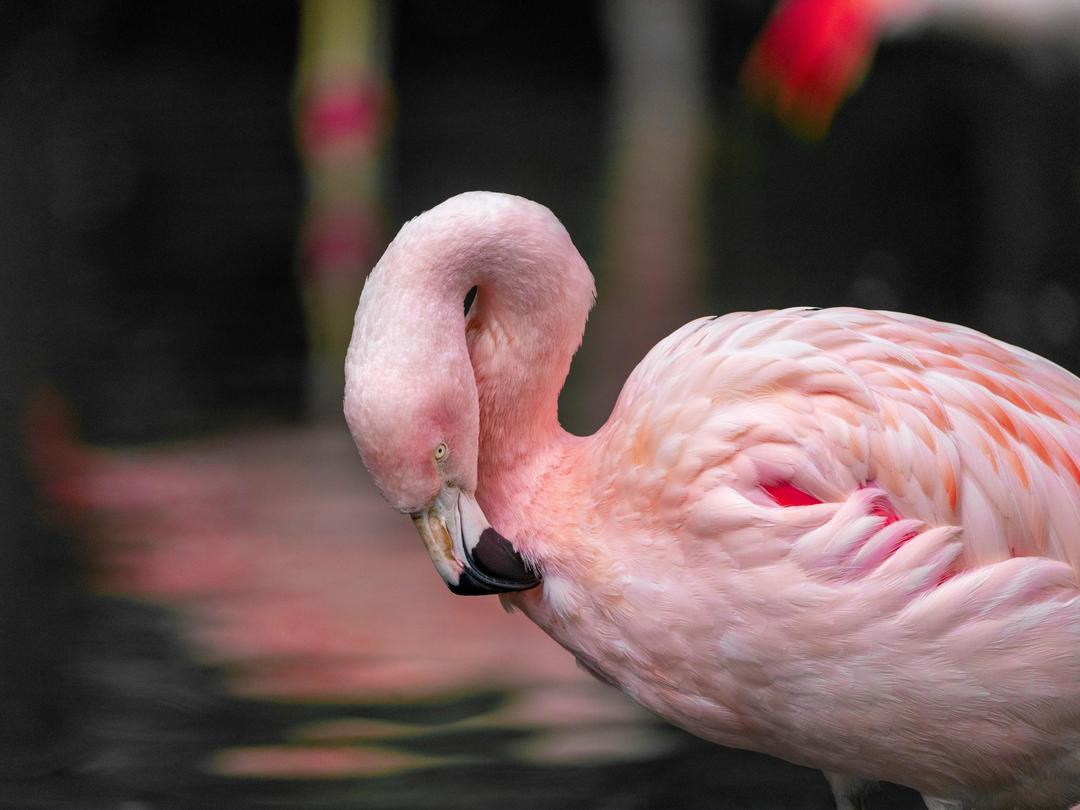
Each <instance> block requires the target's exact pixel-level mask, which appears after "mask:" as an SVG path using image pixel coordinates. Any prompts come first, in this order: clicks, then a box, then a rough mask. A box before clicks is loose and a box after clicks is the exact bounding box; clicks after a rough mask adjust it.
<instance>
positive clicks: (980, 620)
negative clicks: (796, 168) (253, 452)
mask: <svg viewBox="0 0 1080 810" xmlns="http://www.w3.org/2000/svg"><path fill="white" fill-rule="evenodd" d="M474 286H475V287H477V288H478V293H477V296H476V300H475V303H474V304H473V306H472V308H471V310H470V311H469V313H468V315H467V316H463V313H462V300H463V298H464V297H465V294H466V292H467V291H468V290H469V289H470V288H472V287H474ZM593 298H594V287H593V280H592V276H591V275H590V273H589V271H588V269H587V268H586V266H585V263H584V261H583V260H582V259H581V257H580V256H579V255H578V253H577V251H576V250H575V249H574V246H573V244H572V243H571V241H570V237H569V236H568V234H567V233H566V231H565V229H564V228H563V227H562V225H561V224H560V223H559V221H558V220H557V219H556V218H555V216H554V215H553V214H552V213H551V212H550V211H548V209H546V208H544V207H542V206H540V205H537V204H535V203H532V202H529V201H528V200H524V199H521V198H518V197H512V196H508V195H503V194H494V193H483V192H472V193H468V194H462V195H460V196H457V197H454V198H452V199H450V200H447V201H446V202H444V203H442V204H441V205H439V206H437V207H436V208H434V209H432V210H431V211H429V212H427V213H425V214H423V215H421V216H419V217H417V218H416V219H414V220H412V221H411V222H409V223H407V224H406V225H405V226H404V227H403V228H402V229H401V231H400V233H399V234H398V236H397V237H396V238H395V239H394V241H393V243H392V244H391V245H390V246H389V248H387V250H386V253H385V254H384V256H383V257H382V259H381V260H380V261H379V263H378V265H377V266H376V267H375V269H374V271H373V272H372V273H371V276H370V277H369V279H368V281H367V284H366V286H365V287H364V291H363V294H362V295H361V297H360V305H359V308H358V310H357V313H356V322H355V328H354V332H353V337H352V343H351V345H350V347H349V352H348V358H347V361H346V387H345V414H346V417H347V419H348V422H349V426H350V429H351V431H352V435H353V438H354V440H355V442H356V444H357V446H358V448H359V450H360V453H361V455H362V456H363V459H364V462H365V463H366V465H367V467H368V468H369V470H370V471H371V473H372V475H373V476H374V478H375V481H376V482H377V484H378V486H379V488H380V490H381V491H382V493H383V494H384V495H385V497H386V498H387V500H389V501H390V503H391V504H392V505H393V506H394V507H395V508H396V509H397V510H399V511H400V512H403V513H407V514H409V515H411V516H412V518H413V520H414V521H415V523H416V525H417V528H418V529H419V532H420V535H421V537H422V538H423V540H424V543H425V544H426V545H427V549H428V552H429V553H430V555H431V558H432V560H433V562H434V564H435V567H436V569H437V570H438V572H439V574H440V575H441V576H442V577H443V579H444V580H445V581H446V583H447V585H449V587H450V589H451V590H453V591H455V592H457V593H500V594H501V599H502V600H503V603H504V605H505V606H506V607H507V608H517V609H519V610H521V611H522V612H524V613H525V614H526V615H527V616H528V617H529V618H530V619H532V620H533V621H534V622H536V623H537V624H538V625H539V626H540V627H541V628H543V629H544V630H545V631H546V632H547V633H548V634H550V635H551V636H552V637H553V638H554V639H555V640H556V641H557V642H558V643H559V644H561V645H562V646H563V647H565V648H566V649H568V650H569V651H570V652H572V653H573V654H574V655H575V656H576V657H577V659H578V661H579V662H580V663H581V664H582V666H584V667H585V668H587V669H588V670H590V671H591V672H593V673H594V674H595V675H596V676H597V677H599V678H601V679H603V680H605V681H608V682H610V683H611V684H613V685H615V686H617V687H619V688H620V689H622V690H623V691H624V692H626V693H627V694H628V695H630V696H631V697H632V698H634V699H635V700H636V701H638V702H639V703H641V704H642V705H644V706H645V707H647V708H649V709H651V710H652V711H654V712H656V713H657V714H659V715H661V716H662V717H664V718H666V719H667V720H669V721H670V722H672V723H674V724H676V725H678V726H681V727H682V728H684V729H687V730H688V731H690V732H692V733H694V734H697V735H699V736H701V737H704V738H706V739H709V740H712V741H715V742H717V743H720V744H722V745H727V746H735V747H740V748H749V749H754V750H757V751H762V752H766V753H769V754H772V755H774V756H778V757H782V758H784V759H787V760H790V761H792V762H797V763H801V764H804V765H809V766H813V767H817V768H821V769H822V770H824V771H825V773H826V776H827V778H828V779H829V782H830V784H831V785H832V787H833V791H834V793H835V794H836V798H837V805H838V807H840V808H851V807H854V804H853V802H854V801H855V800H856V798H857V796H858V794H859V793H860V791H861V790H862V788H863V787H864V786H865V785H866V783H867V781H869V780H878V779H881V780H888V781H891V782H896V783H899V784H902V785H908V786H911V787H913V788H915V789H916V790H918V791H920V792H921V793H922V794H923V796H924V799H925V801H926V804H927V806H928V807H929V808H935V809H936V808H976V807H977V808H1006V807H1008V808H1012V807H1025V808H1035V807H1047V808H1051V807H1052V808H1062V807H1065V806H1067V805H1068V804H1069V803H1071V802H1077V801H1080V598H1078V597H1080V592H1078V588H1077V571H1078V570H1080V534H1078V529H1080V380H1078V379H1077V378H1076V377H1073V376H1072V375H1071V374H1069V373H1068V372H1066V371H1064V370H1062V369H1061V368H1059V367H1057V366H1055V365H1053V364H1052V363H1050V362H1049V361H1046V360H1044V359H1041V358H1039V357H1037V356H1035V355H1033V354H1030V353H1028V352H1025V351H1023V350H1021V349H1017V348H1014V347H1012V346H1008V345H1005V344H1003V343H1000V342H997V341H995V340H993V339H991V338H989V337H986V336H984V335H982V334H979V333H977V332H974V331H972V330H969V329H965V328H963V327H959V326H952V325H947V324H941V323H936V322H934V321H931V320H927V319H924V318H918V317H914V316H911V315H899V314H892V313H882V312H865V311H861V310H855V309H831V310H821V311H818V310H812V309H790V310H783V311H777V312H761V313H736V314H731V315H727V316H725V317H722V318H705V319H701V320H697V321H694V322H692V323H690V324H687V325H686V326H684V327H683V328H681V329H679V330H678V331H677V332H675V333H674V334H672V335H671V336H670V337H668V338H666V339H665V340H663V341H662V342H661V343H660V344H659V345H657V346H656V347H655V348H654V349H653V350H652V351H651V352H649V354H648V356H646V357H645V359H644V360H643V361H642V362H641V364H640V365H639V366H638V367H637V369H636V370H635V371H634V372H633V373H632V374H631V376H630V378H629V379H628V380H627V382H626V385H625V387H624V388H623V391H622V394H621V396H620V397H619V400H618V403H617V404H616V406H615V409H614V411H613V413H612V414H611V417H610V418H609V419H608V421H607V423H606V424H605V425H604V426H603V427H602V428H600V430H598V431H597V432H596V433H595V434H594V435H592V436H588V437H578V436H572V435H570V434H568V433H566V432H565V431H564V430H562V428H561V427H560V426H559V423H558V420H557V413H556V411H557V398H558V394H559V390H560V388H561V387H562V384H563V381H564V379H565V377H566V374H567V371H568V369H569V366H570V359H571V356H572V355H573V353H574V351H575V350H576V349H577V347H578V345H579V343H580V341H581V337H582V334H583V331H584V327H585V320H586V317H587V314H588V312H589V309H590V307H591V306H592V303H593Z"/></svg>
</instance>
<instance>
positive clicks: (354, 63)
mask: <svg viewBox="0 0 1080 810" xmlns="http://www.w3.org/2000/svg"><path fill="white" fill-rule="evenodd" d="M384 12H385V9H384V8H382V7H381V4H380V3H379V2H376V0H304V3H303V6H302V17H301V26H300V61H299V66H298V72H297V83H296V107H295V111H296V129H297V137H298V142H299V148H300V153H301V156H302V158H303V162H304V168H305V170H306V172H307V183H308V202H307V211H306V213H305V218H304V224H303V232H302V235H301V245H302V247H301V251H302V254H301V269H302V275H303V298H304V308H305V317H306V321H307V334H308V347H309V348H308V356H309V364H308V374H309V383H308V414H309V417H310V418H312V419H313V420H316V421H325V420H330V419H338V418H340V416H341V397H342V387H343V384H344V374H343V371H342V366H343V364H344V361H345V349H346V347H347V345H348V342H349V336H350V333H351V331H352V319H353V312H354V310H355V309H356V301H357V298H358V297H359V294H360V289H361V287H362V286H363V281H364V276H365V274H366V273H367V271H368V270H369V269H370V268H371V265H372V264H373V263H374V261H375V258H376V251H377V250H378V248H379V247H380V244H379V232H380V227H379V226H380V210H379V204H378V200H379V187H380V176H379V169H380V151H381V145H382V140H383V137H384V136H385V134H386V130H387V128H388V111H389V105H388V99H389V93H388V85H387V80H386V71H385V60H386V54H385V48H386V42H387V37H386V35H385V25H386V19H385V16H386V15H385V13H384Z"/></svg>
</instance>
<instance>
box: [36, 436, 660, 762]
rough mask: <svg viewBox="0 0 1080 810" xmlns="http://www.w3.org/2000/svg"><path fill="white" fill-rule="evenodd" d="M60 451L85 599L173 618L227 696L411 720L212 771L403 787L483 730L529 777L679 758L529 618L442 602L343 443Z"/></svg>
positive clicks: (320, 736)
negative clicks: (514, 738)
mask: <svg viewBox="0 0 1080 810" xmlns="http://www.w3.org/2000/svg"><path fill="white" fill-rule="evenodd" d="M62 435H63V430H61V429H50V432H49V433H48V437H47V438H48V440H47V441H44V442H39V444H40V445H41V446H40V447H39V448H38V449H39V450H42V453H41V454H40V455H42V458H41V459H39V461H40V462H41V465H40V466H43V467H44V468H45V472H46V474H47V475H46V481H47V485H48V489H49V491H50V493H51V494H52V496H53V500H54V502H55V504H56V506H57V510H58V513H59V514H60V515H61V516H62V517H63V518H64V519H65V520H67V521H68V522H69V523H71V524H73V525H74V527H75V528H76V529H77V531H78V533H79V534H80V536H81V537H82V538H84V540H85V541H86V545H87V548H88V557H89V570H90V572H91V574H90V576H91V580H92V584H93V586H94V587H95V588H97V589H99V590H102V591H105V592H107V593H110V594H114V595H119V596H126V597H131V598H137V599H141V600H146V601H149V602H153V603H156V604H161V605H166V606H169V607H171V608H172V609H174V610H175V611H176V613H177V615H178V616H179V617H180V620H181V622H180V625H181V628H182V632H183V634H184V637H185V639H186V641H187V642H188V644H189V648H190V650H191V653H192V655H193V656H194V657H196V658H198V659H199V660H201V661H203V662H205V663H208V664H212V665H215V666H217V667H220V669H221V671H222V672H223V673H224V675H225V678H226V681H227V683H228V685H229V687H230V688H231V689H232V690H233V691H234V693H236V694H237V695H241V696H245V697H250V698H255V699H264V700H274V701H303V702H335V703H336V702H344V703H350V702H353V703H360V704H365V705H369V706H370V705H372V704H378V703H383V704H389V705H390V706H408V707H411V713H410V715H409V716H410V717H412V718H414V721H411V722H396V721H387V720H379V719H373V718H369V717H362V716H348V715H346V716H343V717H339V718H336V719H328V720H322V721H319V722H315V723H309V724H306V725H302V726H300V727H298V728H296V729H294V730H293V731H292V732H291V733H290V735H289V741H288V743H287V744H283V743H281V742H275V743H274V744H267V745H251V746H245V747H240V748H230V749H227V750H225V751H219V752H217V753H216V754H215V755H213V756H212V757H211V758H210V760H209V761H208V762H207V767H208V768H210V769H211V770H213V771H215V772H217V773H221V774H224V775H228V776H245V777H259V778H294V777H309V778H331V777H333V778H351V777H360V776H370V775H377V774H379V775H382V774H389V773H401V772H404V771H409V770H413V769H416V768H431V767H438V766H441V765H444V764H447V761H446V760H445V759H444V758H440V757H431V756H425V755H419V754H415V753H408V752H405V751H403V750H401V747H400V744H401V743H405V744H406V745H407V742H408V741H409V740H415V739H419V738H423V737H430V736H438V735H439V734H444V733H459V734H460V733H465V734H468V733H471V732H484V731H491V730H496V731H499V730H503V731H505V730H527V731H528V732H529V734H528V735H527V736H526V737H524V738H523V739H521V740H520V741H519V742H518V743H515V745H514V746H513V749H512V750H510V751H509V752H508V753H507V752H504V753H502V754H497V753H495V752H486V755H488V756H492V755H494V756H506V755H508V756H511V757H513V758H515V759H517V760H518V761H523V762H532V763H535V764H541V765H552V764H554V765H560V764H567V763H575V764H578V765H583V764H589V763H593V764H601V763H607V762H612V761H616V760H639V759H646V758H649V757H652V756H658V755H661V754H663V753H666V752H667V751H669V750H670V749H671V747H672V745H674V744H675V743H674V738H673V737H672V736H671V735H670V734H668V733H666V732H665V731H663V730H658V727H657V726H656V725H655V724H654V723H653V722H652V721H649V720H647V719H646V718H645V715H644V713H643V712H641V711H640V710H639V709H638V708H636V707H635V706H633V705H632V704H631V703H630V702H629V701H627V700H626V699H625V698H624V697H623V696H622V695H620V694H619V693H617V692H615V691H614V690H611V689H609V688H608V687H605V686H601V685H599V684H598V683H596V682H594V681H593V680H592V679H591V678H589V677H588V676H587V675H585V674H584V673H582V672H581V671H580V670H578V669H577V668H576V667H575V666H574V663H573V659H572V658H571V657H570V656H569V655H568V654H567V653H566V652H565V651H563V650H562V649H561V648H559V647H558V646H557V645H556V644H555V643H554V642H552V641H551V640H550V639H548V638H547V637H545V636H544V635H543V634H542V633H541V632H540V631H539V630H538V629H537V628H536V627H535V626H534V625H532V624H531V623H530V622H529V621H528V620H527V619H525V618H524V617H523V616H520V615H507V614H506V613H504V612H503V611H502V609H501V608H500V606H499V604H498V602H497V600H496V599H494V598H493V597H487V598H474V597H456V596H453V595H452V594H450V593H449V592H448V591H447V590H446V588H445V587H444V586H443V584H442V581H441V580H440V579H439V578H438V576H437V575H436V573H435V572H434V571H433V570H432V568H431V564H430V562H429V559H428V556H427V554H426V553H425V552H424V550H423V547H422V545H421V542H420V540H419V538H418V537H417V536H416V534H415V531H414V529H413V527H412V525H411V523H410V522H409V520H408V519H406V518H404V517H402V516H400V515H397V514H396V513H394V512H393V510H391V509H390V508H389V507H388V506H387V505H386V504H385V503H384V502H383V501H382V499H381V498H380V497H379V496H378V494H377V493H376V492H375V490H374V488H373V486H372V485H371V484H370V482H369V479H368V476H367V474H366V473H365V472H364V470H363V468H362V466H361V464H360V461H359V459H358V457H357V455H356V452H355V450H354V448H353V447H352V444H351V442H350V440H349V437H348V434H347V433H346V432H345V431H344V430H340V431H339V430H332V429H314V428H306V429H293V430H278V431H273V432H263V433H257V434H255V433H249V434H243V435H231V436H221V437H218V438H216V439H208V440H205V441H200V442H194V443H188V444H178V445H171V446H161V447H148V448H142V449H135V450H127V451H100V450H90V449H87V448H80V447H77V446H67V447H65V446H63V441H62ZM57 436H60V437H61V440H60V441H57V440H56V437H57ZM50 442H51V444H50ZM492 690H496V691H499V692H501V693H502V694H503V695H504V699H503V701H502V702H497V704H498V705H496V706H495V707H494V708H490V709H487V710H482V711H480V713H478V714H472V715H470V716H467V717H464V718H459V719H457V720H454V721H453V722H449V723H441V724H434V725H432V724H428V723H425V722H423V721H422V718H423V707H424V706H425V705H427V702H428V701H435V702H438V701H446V700H454V699H456V698H461V697H465V696H467V695H469V694H474V693H478V692H490V691H492ZM415 718H421V719H420V720H419V721H417V720H415ZM268 742H269V741H268ZM395 746H397V747H395ZM463 753H464V752H463ZM469 753H470V755H476V756H484V755H485V752H480V751H477V752H469Z"/></svg>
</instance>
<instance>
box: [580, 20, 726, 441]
mask: <svg viewBox="0 0 1080 810" xmlns="http://www.w3.org/2000/svg"><path fill="white" fill-rule="evenodd" d="M606 15H607V19H606V23H607V32H608V42H609V47H610V52H611V58H612V66H613V82H614V88H613V101H614V103H613V115H612V119H613V136H612V140H613V143H612V159H611V160H612V164H611V167H610V186H609V194H610V197H609V201H608V211H607V215H606V217H605V223H604V235H605V237H604V248H603V255H602V257H601V261H600V286H601V295H602V301H603V307H601V309H600V311H598V313H597V317H596V320H595V321H594V323H593V328H592V329H591V330H590V335H591V336H590V339H589V341H587V342H586V344H587V345H588V344H591V345H592V346H593V347H595V349H594V351H593V352H592V354H591V359H592V363H591V367H592V368H594V369H595V370H596V373H595V374H590V375H589V380H590V381H589V383H588V385H589V390H587V391H586V392H585V397H584V400H585V406H586V409H587V412H588V414H587V415H588V417H589V419H590V420H595V419H597V418H599V417H600V416H601V415H602V414H606V413H607V412H609V411H610V409H611V404H612V402H613V401H614V398H615V395H616V394H617V393H618V391H619V388H620V386H621V385H622V382H623V381H624V380H625V379H626V374H627V373H628V372H629V371H630V370H631V369H632V368H633V367H634V365H636V364H637V362H638V361H639V360H640V359H641V357H642V356H643V355H644V354H645V353H646V352H647V351H648V350H649V349H650V348H651V347H652V345H653V344H654V343H655V342H656V341H657V340H658V339H659V338H661V337H662V336H664V335H665V334H667V333H668V332H670V331H671V330H672V329H673V328H675V327H677V326H679V325H681V324H682V323H683V322H684V321H685V320H686V318H687V317H688V316H689V315H691V314H694V313H695V311H698V314H700V309H701V292H702V290H701V286H702V285H701V274H702V269H703V265H704V251H703V241H702V228H703V220H704V213H703V189H704V176H703V169H704V166H705V157H706V150H705V147H706V144H707V139H706V135H707V121H706V114H705V75H704V74H705V57H704V53H705V49H704V38H705V32H704V19H703V17H704V14H703V8H702V5H701V3H700V2H698V0H668V1H667V2H663V3H657V2H654V1H653V0H612V1H611V2H609V3H608V4H607V6H606Z"/></svg>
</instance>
